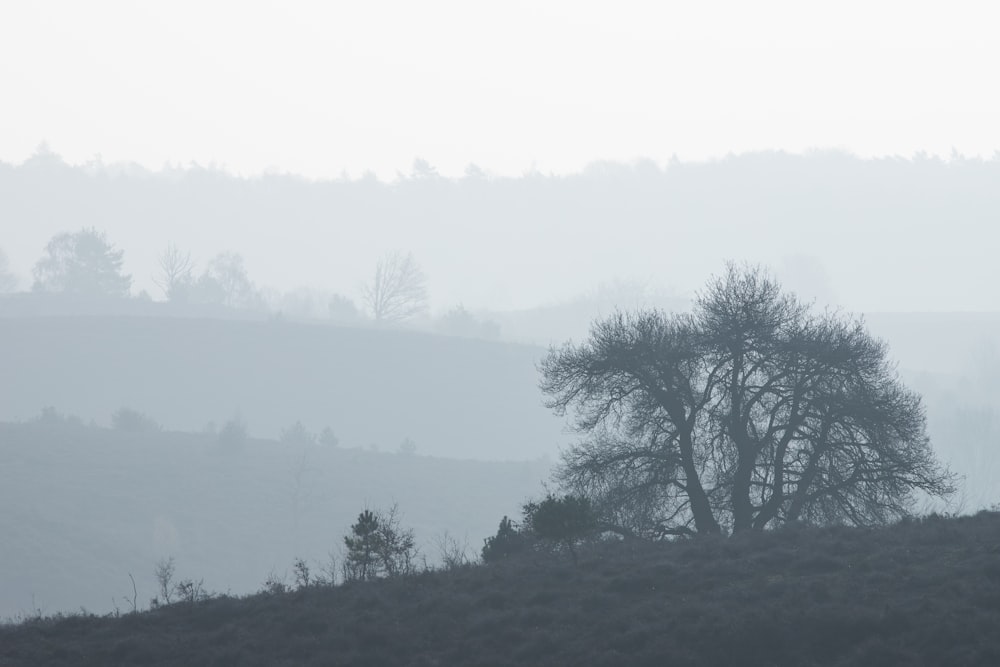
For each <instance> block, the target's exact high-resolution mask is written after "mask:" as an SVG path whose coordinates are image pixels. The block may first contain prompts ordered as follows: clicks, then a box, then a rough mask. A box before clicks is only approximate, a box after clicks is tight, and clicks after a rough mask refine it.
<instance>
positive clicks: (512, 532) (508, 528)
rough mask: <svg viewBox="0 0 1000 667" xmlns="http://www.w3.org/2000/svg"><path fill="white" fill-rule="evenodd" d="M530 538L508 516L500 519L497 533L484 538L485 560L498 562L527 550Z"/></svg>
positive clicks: (485, 561) (486, 561) (483, 553)
mask: <svg viewBox="0 0 1000 667" xmlns="http://www.w3.org/2000/svg"><path fill="white" fill-rule="evenodd" d="M527 546H528V540H527V538H526V536H525V535H524V534H522V533H521V532H520V531H519V530H518V528H517V525H516V524H515V523H514V522H513V521H511V520H510V519H509V518H508V517H506V516H505V517H504V518H502V519H500V527H499V528H498V529H497V534H496V535H494V536H492V537H487V538H486V539H485V540H483V552H482V555H483V562H484V563H497V562H500V561H502V560H506V559H507V558H510V557H511V556H514V555H516V554H519V553H521V552H523V551H525V550H526V548H527Z"/></svg>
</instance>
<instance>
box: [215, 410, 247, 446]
mask: <svg viewBox="0 0 1000 667" xmlns="http://www.w3.org/2000/svg"><path fill="white" fill-rule="evenodd" d="M218 439H219V445H220V446H221V447H222V448H223V449H226V450H231V451H232V450H239V449H242V448H243V446H244V445H246V442H247V423H246V422H245V421H243V417H242V416H240V414H239V413H237V414H236V415H234V416H233V418H232V419H230V420H229V421H227V422H226V423H225V424H223V425H222V429H220V430H219V436H218Z"/></svg>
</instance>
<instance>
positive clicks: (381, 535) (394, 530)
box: [343, 505, 418, 581]
mask: <svg viewBox="0 0 1000 667" xmlns="http://www.w3.org/2000/svg"><path fill="white" fill-rule="evenodd" d="M416 544H417V540H416V537H415V536H414V534H413V531H412V530H411V529H408V528H407V529H404V528H402V527H401V526H400V521H399V508H398V507H397V506H396V505H393V506H392V508H391V509H390V510H389V511H388V512H381V511H376V512H372V511H371V510H367V509H366V510H365V511H363V512H362V513H361V514H359V515H358V520H357V522H356V523H355V524H354V525H353V526H351V534H350V535H346V536H345V537H344V545H345V546H346V547H347V554H346V555H345V557H344V564H343V571H344V578H345V579H348V580H358V581H366V580H369V579H374V578H375V577H378V576H380V575H384V576H388V577H394V576H397V575H403V574H410V573H412V572H413V571H414V569H415V567H416V558H417V555H418V552H417V546H416Z"/></svg>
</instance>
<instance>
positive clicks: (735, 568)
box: [0, 512, 1000, 666]
mask: <svg viewBox="0 0 1000 667" xmlns="http://www.w3.org/2000/svg"><path fill="white" fill-rule="evenodd" d="M998 628H1000V515H998V514H996V513H988V512H981V513H980V514H978V515H976V516H974V517H963V518H959V519H943V518H936V517H932V518H928V519H924V520H922V521H909V522H904V523H901V524H898V525H895V526H891V527H888V528H884V529H878V530H857V529H847V528H830V529H823V530H818V529H807V528H801V527H794V528H786V529H783V530H780V531H777V532H774V533H769V534H758V535H746V536H738V537H736V538H733V539H728V540H723V539H700V540H694V541H690V542H684V543H673V544H660V545H649V544H636V545H626V544H606V545H603V546H601V547H599V548H594V549H591V550H589V551H588V552H586V553H585V554H584V555H582V556H581V558H580V563H579V565H578V566H574V565H572V563H571V562H570V561H569V560H568V559H566V558H560V557H558V556H556V557H552V556H548V557H542V556H533V557H531V558H527V559H523V560H512V561H509V562H506V563H502V564H500V565H496V566H479V567H466V568H460V569H457V570H452V571H447V572H427V573H423V574H419V575H414V576H411V577H406V578H400V579H395V580H383V581H377V582H373V583H355V584H350V585H343V586H338V587H334V588H306V589H300V590H298V591H295V592H292V593H286V594H278V595H269V594H259V595H255V596H251V597H248V598H244V599H235V598H217V599H213V600H209V601H206V602H202V603H198V604H194V605H191V604H187V603H181V604H174V605H172V606H170V607H166V608H160V609H157V610H154V611H151V612H147V613H141V614H137V615H126V616H122V617H120V618H100V617H95V616H83V615H78V616H71V617H62V618H50V619H37V620H32V621H29V622H26V623H22V624H21V625H18V626H9V627H5V628H0V664H3V665H11V666H13V665H126V664H128V665H139V664H158V665H741V666H754V665H760V666H765V665H767V666H771V665H796V666H802V665H879V666H886V665H907V666H915V665H916V666H919V665H996V664H1000V632H997V629H998Z"/></svg>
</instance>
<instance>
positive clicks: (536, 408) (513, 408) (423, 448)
mask: <svg viewBox="0 0 1000 667" xmlns="http://www.w3.org/2000/svg"><path fill="white" fill-rule="evenodd" d="M543 352H544V350H542V349H540V348H535V347H529V346H524V345H514V344H501V343H492V342H486V341H479V340H471V339H463V338H456V337H444V336H434V335H430V334H422V333H416V332H408V331H389V330H377V329H355V328H347V327H334V326H321V325H307V324H296V323H292V322H285V321H280V320H272V321H225V320H205V319H190V318H143V317H66V318H60V317H46V318H42V317H40V318H0V376H2V377H3V378H4V381H3V382H0V420H9V421H11V420H25V419H29V418H31V417H33V416H35V415H37V414H38V413H39V412H40V410H41V409H42V408H43V407H45V406H54V407H56V408H57V409H58V410H59V411H61V412H65V413H68V414H74V415H78V416H80V417H81V418H83V419H84V420H85V421H90V420H92V419H93V420H96V421H97V423H99V424H108V423H109V420H110V417H111V415H112V414H113V413H114V412H115V411H116V410H118V409H119V408H121V407H129V408H132V409H135V410H138V411H140V412H143V413H145V414H147V415H149V416H150V417H152V418H153V419H155V420H156V421H158V422H159V423H161V424H162V425H164V426H165V427H167V428H169V429H174V430H186V431H200V430H203V429H205V428H206V425H209V424H210V423H213V424H214V425H215V426H216V427H218V426H221V425H222V424H223V423H224V422H225V421H226V420H228V419H230V418H232V417H233V416H234V415H235V414H236V413H240V414H241V415H242V418H243V419H244V420H245V421H246V422H247V428H248V430H249V432H250V433H251V434H253V435H257V436H263V437H277V436H278V434H279V433H280V432H281V430H282V429H283V428H286V427H289V426H291V425H292V424H294V423H295V422H296V421H301V422H302V423H303V424H304V425H305V426H306V427H307V428H308V429H310V430H311V431H313V432H318V431H320V430H321V429H322V428H324V427H326V426H329V427H330V428H331V429H332V430H333V431H334V433H335V434H336V435H337V437H338V438H339V439H340V441H341V443H342V444H343V445H344V446H347V447H357V446H363V447H367V446H370V445H374V446H376V447H378V448H379V449H382V450H389V451H394V450H396V449H397V447H398V446H399V445H400V443H401V442H402V441H403V440H404V439H406V438H409V439H410V440H412V441H413V442H414V443H415V444H416V446H417V451H418V452H420V453H425V454H432V455H435V456H448V457H453V458H478V459H499V460H503V459H507V460H520V459H535V458H539V457H541V456H551V455H554V454H555V452H556V450H557V446H558V445H559V444H560V443H561V442H563V441H564V440H565V438H566V436H565V435H564V434H563V433H562V429H563V421H562V420H561V419H559V418H557V417H555V416H553V415H552V414H551V413H550V412H549V411H548V410H546V409H545V408H544V407H543V405H542V398H541V395H540V393H539V391H538V388H537V387H538V376H537V372H536V370H535V362H536V361H537V360H538V359H539V358H540V357H541V355H542V354H543Z"/></svg>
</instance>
